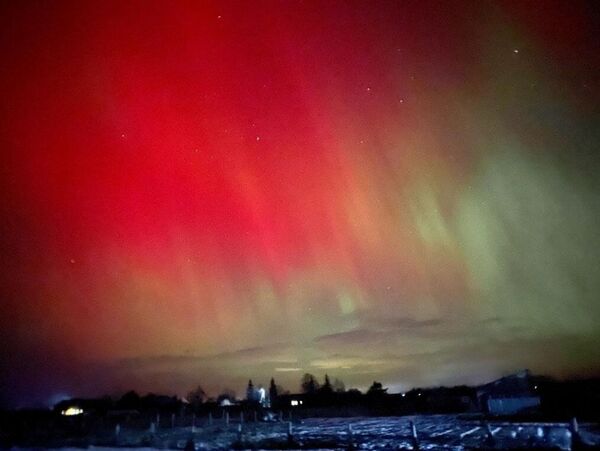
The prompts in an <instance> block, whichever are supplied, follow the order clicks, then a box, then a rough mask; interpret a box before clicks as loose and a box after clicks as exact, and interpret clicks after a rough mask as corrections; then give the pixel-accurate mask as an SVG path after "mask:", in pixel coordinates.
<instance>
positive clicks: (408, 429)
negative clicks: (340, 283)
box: [88, 415, 600, 450]
mask: <svg viewBox="0 0 600 451" xmlns="http://www.w3.org/2000/svg"><path fill="white" fill-rule="evenodd" d="M411 422H413V423H414V425H415V428H416V435H417V441H415V439H414V438H413V429H412V426H411ZM240 427H241V431H240ZM580 436H581V438H583V439H584V440H585V441H586V442H588V443H593V444H595V445H600V429H599V428H598V425H594V424H584V425H581V426H580ZM113 439H114V440H115V441H114V442H113V443H111V441H112V440H113ZM94 443H95V444H96V445H105V446H119V447H120V448H121V449H123V448H127V447H136V448H137V449H138V450H139V449H141V447H146V448H154V449H156V448H163V449H164V448H170V449H183V448H185V447H186V446H187V447H188V449H190V448H191V446H194V448H195V449H197V450H200V449H231V448H237V449H348V448H349V447H352V448H354V449H413V448H414V446H415V444H418V447H419V449H427V450H436V449H440V450H441V449H445V450H448V449H452V450H463V449H510V448H521V449H522V448H546V449H548V448H554V449H557V448H560V449H565V450H566V449H570V448H571V443H572V437H571V433H570V432H569V429H568V424H566V423H522V424H521V423H506V422H493V421H491V422H489V423H488V424H483V423H481V422H479V421H474V420H461V419H459V418H457V417H456V416H452V415H419V416H410V417H385V418H366V417H359V418H313V419H305V420H302V421H296V422H293V423H292V425H291V434H290V424H289V423H287V422H284V423H262V422H259V423H252V422H251V423H244V424H242V425H240V424H239V423H231V424H229V425H225V424H222V423H221V424H217V423H216V422H215V424H213V425H211V426H208V425H201V426H199V427H196V428H194V430H192V428H191V427H186V428H164V429H159V430H157V431H155V432H154V433H151V432H150V431H140V430H127V429H125V428H122V429H121V430H120V432H119V435H118V438H117V439H115V438H114V437H112V438H111V437H106V436H105V437H102V439H101V440H98V441H95V440H92V441H91V442H89V443H88V444H90V445H92V444H94ZM95 449H102V448H101V447H99V446H96V447H95Z"/></svg>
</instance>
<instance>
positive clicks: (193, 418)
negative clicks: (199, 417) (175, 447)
mask: <svg viewBox="0 0 600 451" xmlns="http://www.w3.org/2000/svg"><path fill="white" fill-rule="evenodd" d="M192 432H196V414H195V413H193V414H192Z"/></svg>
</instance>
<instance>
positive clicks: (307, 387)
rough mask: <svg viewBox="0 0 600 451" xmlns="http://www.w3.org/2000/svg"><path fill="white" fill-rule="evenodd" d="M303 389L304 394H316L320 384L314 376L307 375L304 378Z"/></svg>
mask: <svg viewBox="0 0 600 451" xmlns="http://www.w3.org/2000/svg"><path fill="white" fill-rule="evenodd" d="M301 387H302V392H303V393H314V392H316V391H317V390H318V388H319V383H318V382H317V380H316V379H315V377H314V376H313V375H312V374H309V373H306V374H305V375H304V376H302V383H301Z"/></svg>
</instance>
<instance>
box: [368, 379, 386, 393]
mask: <svg viewBox="0 0 600 451" xmlns="http://www.w3.org/2000/svg"><path fill="white" fill-rule="evenodd" d="M387 390H388V389H387V388H383V385H381V382H377V381H373V384H371V386H370V387H369V390H367V395H385V394H387Z"/></svg>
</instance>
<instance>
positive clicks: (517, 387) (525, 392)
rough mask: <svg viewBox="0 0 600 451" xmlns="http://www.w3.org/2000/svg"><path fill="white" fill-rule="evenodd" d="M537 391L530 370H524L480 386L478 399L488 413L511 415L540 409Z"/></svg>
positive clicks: (481, 406) (482, 408)
mask: <svg viewBox="0 0 600 451" xmlns="http://www.w3.org/2000/svg"><path fill="white" fill-rule="evenodd" d="M536 390H537V386H536V385H535V382H534V381H533V379H532V377H531V374H530V372H529V370H523V371H519V372H518V373H516V374H512V375H510V376H506V377H503V378H500V379H498V380H495V381H493V382H490V383H489V384H485V385H481V386H479V387H478V388H477V399H478V401H479V406H480V408H481V410H483V411H484V412H486V413H491V414H495V415H510V414H514V413H518V412H523V411H531V410H535V409H537V408H539V406H540V397H539V396H538V394H537V393H536Z"/></svg>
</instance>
